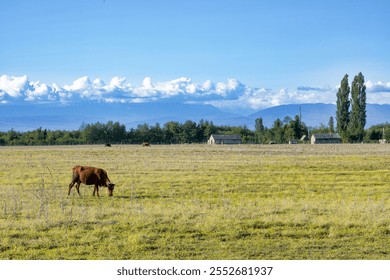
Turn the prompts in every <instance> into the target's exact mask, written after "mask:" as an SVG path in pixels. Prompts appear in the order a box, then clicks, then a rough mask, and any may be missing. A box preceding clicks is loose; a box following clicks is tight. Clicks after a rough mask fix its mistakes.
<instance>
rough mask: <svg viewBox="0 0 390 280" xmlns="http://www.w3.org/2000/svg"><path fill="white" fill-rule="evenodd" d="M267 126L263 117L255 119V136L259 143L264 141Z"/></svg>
mask: <svg viewBox="0 0 390 280" xmlns="http://www.w3.org/2000/svg"><path fill="white" fill-rule="evenodd" d="M264 132H265V126H264V123H263V119H262V118H257V119H256V120H255V138H256V142H257V143H263V141H264Z"/></svg>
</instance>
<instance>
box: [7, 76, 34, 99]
mask: <svg viewBox="0 0 390 280" xmlns="http://www.w3.org/2000/svg"><path fill="white" fill-rule="evenodd" d="M28 86H29V84H28V78H27V76H26V75H24V76H21V77H15V76H7V75H2V76H0V92H3V96H4V93H6V94H8V95H9V96H11V97H14V98H16V97H21V96H22V95H23V92H24V91H26V90H27V89H28Z"/></svg>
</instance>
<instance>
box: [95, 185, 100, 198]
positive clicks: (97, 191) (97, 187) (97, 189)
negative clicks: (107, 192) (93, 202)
mask: <svg viewBox="0 0 390 280" xmlns="http://www.w3.org/2000/svg"><path fill="white" fill-rule="evenodd" d="M95 188H96V194H97V196H98V197H99V186H98V185H95Z"/></svg>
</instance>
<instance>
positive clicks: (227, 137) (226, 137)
mask: <svg viewBox="0 0 390 280" xmlns="http://www.w3.org/2000/svg"><path fill="white" fill-rule="evenodd" d="M210 137H213V138H214V140H241V135H240V134H211V136H210Z"/></svg>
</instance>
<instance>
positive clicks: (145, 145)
mask: <svg viewBox="0 0 390 280" xmlns="http://www.w3.org/2000/svg"><path fill="white" fill-rule="evenodd" d="M142 146H143V147H150V143H149V142H143V143H142Z"/></svg>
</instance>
